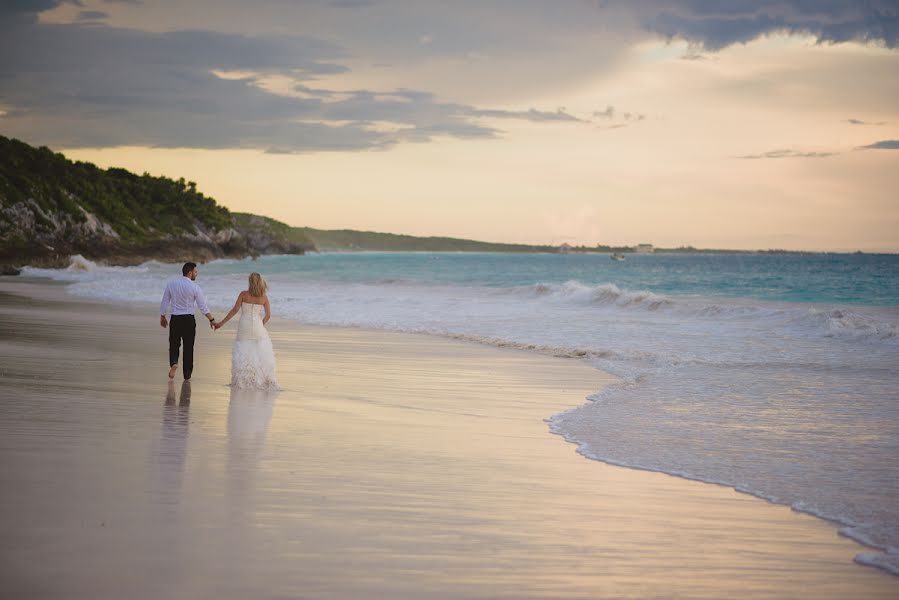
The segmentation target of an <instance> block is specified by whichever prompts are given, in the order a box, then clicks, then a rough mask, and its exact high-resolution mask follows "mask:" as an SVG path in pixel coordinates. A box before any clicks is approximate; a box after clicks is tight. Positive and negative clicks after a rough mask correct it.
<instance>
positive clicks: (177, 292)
mask: <svg viewBox="0 0 899 600" xmlns="http://www.w3.org/2000/svg"><path fill="white" fill-rule="evenodd" d="M194 302H196V303H197V306H199V307H200V311H201V312H202V313H203V314H204V315H208V314H209V307H208V306H207V305H206V297H205V296H204V295H203V290H201V289H200V286H198V285H197V284H196V283H194V281H193V280H192V279H191V278H190V277H181V278H179V279H173V280H172V281H170V282H169V283H168V285H167V286H165V293H164V294H163V295H162V304H161V305H160V306H159V314H160V315H165V313H166V312H167V311H168V309H169V304H171V305H172V316H175V315H192V314H194Z"/></svg>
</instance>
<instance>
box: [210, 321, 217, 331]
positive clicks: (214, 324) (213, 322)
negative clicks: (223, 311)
mask: <svg viewBox="0 0 899 600" xmlns="http://www.w3.org/2000/svg"><path fill="white" fill-rule="evenodd" d="M209 329H211V330H213V331H215V330H216V329H218V327H216V322H215V321H214V320H213V321H209Z"/></svg>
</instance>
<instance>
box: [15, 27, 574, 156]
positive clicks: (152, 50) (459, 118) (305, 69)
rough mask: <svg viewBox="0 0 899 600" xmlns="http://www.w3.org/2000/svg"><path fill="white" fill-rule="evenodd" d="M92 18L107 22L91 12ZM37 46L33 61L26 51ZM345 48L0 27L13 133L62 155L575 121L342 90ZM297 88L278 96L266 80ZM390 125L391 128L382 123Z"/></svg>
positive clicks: (417, 137) (339, 142) (378, 142)
mask: <svg viewBox="0 0 899 600" xmlns="http://www.w3.org/2000/svg"><path fill="white" fill-rule="evenodd" d="M91 12H92V13H93V14H90V15H86V18H87V17H90V18H95V17H100V16H101V15H102V14H103V13H100V12H99V11H91ZM23 47H28V48H33V50H32V51H29V52H27V53H23V52H17V51H16V49H18V48H23ZM345 58H346V54H345V52H344V50H343V49H342V48H341V47H339V46H337V45H335V44H333V43H331V42H325V41H322V40H319V39H317V38H314V37H310V36H290V35H267V36H248V35H240V34H228V33H219V32H213V31H168V32H161V33H154V32H146V31H139V30H134V29H124V28H115V27H107V26H97V25H96V24H95V23H92V26H91V27H85V26H83V25H81V24H54V25H50V24H37V23H32V24H29V25H27V26H21V25H20V26H17V27H14V28H3V27H2V26H0V106H2V107H4V109H6V114H5V115H3V120H2V126H3V129H4V133H5V134H7V135H17V136H19V137H24V138H25V139H27V140H29V141H32V142H34V143H42V144H49V145H54V146H61V147H71V146H98V147H100V146H120V145H145V146H154V147H194V148H227V147H246V148H262V149H265V150H267V151H272V152H308V151H327V150H363V149H384V148H389V147H391V146H393V145H395V144H397V143H401V142H424V141H428V140H431V139H433V138H434V137H438V136H450V137H456V138H463V139H470V138H484V139H489V138H494V137H497V136H498V135H499V134H500V133H501V132H500V131H499V130H498V129H496V128H495V127H492V126H488V125H485V124H483V123H481V122H479V121H478V120H479V119H482V118H497V119H523V120H528V121H533V122H550V121H555V122H562V121H568V122H579V121H581V120H580V119H578V118H577V117H575V116H574V115H571V114H569V113H567V112H565V111H564V110H563V109H558V110H556V111H544V110H538V109H536V108H532V109H529V110H525V111H509V110H501V109H482V108H478V107H476V106H472V105H468V104H463V103H454V102H442V101H439V100H438V99H437V98H436V97H435V96H434V94H432V93H430V92H427V91H420V90H409V89H399V90H392V91H387V92H380V91H370V90H351V91H334V90H329V89H323V88H319V87H317V86H315V85H314V82H315V80H316V79H317V78H319V77H322V76H325V75H333V74H338V73H342V72H346V71H347V70H348V69H347V67H346V66H344V65H343V64H342V61H343V60H344V59H345ZM275 75H277V76H279V77H286V78H288V80H292V81H298V82H300V83H298V84H296V85H295V87H294V89H295V91H296V92H299V93H298V94H290V95H288V94H276V93H273V92H271V91H269V90H267V89H265V87H264V82H265V80H266V78H267V77H271V76H275ZM379 123H386V124H388V125H389V126H388V127H379V126H377V124H379Z"/></svg>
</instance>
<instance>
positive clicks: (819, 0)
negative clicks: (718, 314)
mask: <svg viewBox="0 0 899 600" xmlns="http://www.w3.org/2000/svg"><path fill="white" fill-rule="evenodd" d="M897 37H899V2H897V1H896V0H865V1H836V0H792V1H788V0H758V1H755V2H738V1H733V0H731V1H728V0H721V1H718V2H711V1H703V0H632V1H614V0H546V1H537V0H516V1H482V2H475V1H471V2H469V1H460V2H431V1H428V0H415V1H412V0H407V1H394V0H320V1H296V0H295V1H289V0H254V1H253V2H246V1H243V0H215V1H213V0H144V1H140V0H80V1H63V0H9V1H6V2H3V3H2V4H0V134H2V135H5V136H8V137H16V138H19V139H21V140H24V141H26V142H28V143H31V144H34V145H47V146H49V147H51V148H53V149H54V150H57V151H60V152H64V153H65V154H66V155H67V156H69V157H70V158H73V159H77V160H85V161H90V162H93V163H95V164H97V165H99V166H102V167H110V166H118V167H124V168H127V169H129V170H132V171H135V172H138V173H143V172H149V173H151V174H154V175H166V176H169V177H173V178H179V177H184V178H185V179H187V180H190V181H195V182H196V183H197V185H198V188H199V189H200V191H202V192H204V193H205V194H207V195H210V196H212V197H214V198H215V199H216V200H217V201H219V202H220V203H222V204H223V205H225V206H227V207H228V208H229V209H231V210H234V211H249V212H254V213H257V214H264V215H268V216H271V217H274V218H276V219H279V220H281V221H284V222H286V223H289V224H291V225H296V226H310V227H317V228H323V229H344V228H346V229H362V230H370V231H387V232H394V233H407V234H413V235H440V236H453V237H463V238H469V239H479V240H485V241H495V242H519V243H534V244H561V243H569V244H584V245H591V246H592V245H595V244H598V243H602V244H610V245H619V244H627V245H633V244H637V243H652V244H655V245H657V246H665V247H672V246H680V245H693V246H697V247H706V248H746V249H753V248H785V249H805V250H839V251H854V250H864V251H881V252H883V251H888V252H897V251H899V192H897V190H899V50H897Z"/></svg>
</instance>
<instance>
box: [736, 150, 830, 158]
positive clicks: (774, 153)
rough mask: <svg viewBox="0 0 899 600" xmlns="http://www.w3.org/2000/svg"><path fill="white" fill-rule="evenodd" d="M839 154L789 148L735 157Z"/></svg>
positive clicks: (825, 155)
mask: <svg viewBox="0 0 899 600" xmlns="http://www.w3.org/2000/svg"><path fill="white" fill-rule="evenodd" d="M836 154H839V153H838V152H801V151H798V150H791V149H789V148H785V149H781V150H771V151H769V152H763V153H761V154H746V155H743V156H735V157H734V158H746V159H759V158H826V157H828V156H834V155H836Z"/></svg>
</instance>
